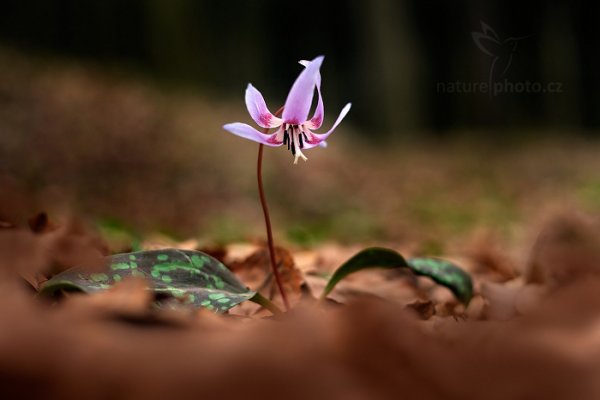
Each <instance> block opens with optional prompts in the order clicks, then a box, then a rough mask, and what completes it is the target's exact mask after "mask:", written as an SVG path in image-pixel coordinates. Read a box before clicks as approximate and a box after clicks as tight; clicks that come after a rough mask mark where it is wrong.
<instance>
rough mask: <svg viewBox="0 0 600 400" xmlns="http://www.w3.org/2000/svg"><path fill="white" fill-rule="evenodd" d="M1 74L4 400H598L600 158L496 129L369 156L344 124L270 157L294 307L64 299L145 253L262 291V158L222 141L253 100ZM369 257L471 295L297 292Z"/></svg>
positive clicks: (367, 143)
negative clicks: (447, 267)
mask: <svg viewBox="0 0 600 400" xmlns="http://www.w3.org/2000/svg"><path fill="white" fill-rule="evenodd" d="M0 75H1V76H3V77H4V78H5V79H2V80H0V104H1V105H2V106H1V107H0V132H2V134H1V135H0V171H1V172H2V175H1V176H0V193H1V196H0V296H1V301H0V326H1V328H0V388H1V389H0V392H1V393H6V394H7V395H8V397H7V398H35V397H44V398H61V399H66V398H73V399H81V398H85V399H107V398H111V399H113V398H136V399H138V398H148V399H153V398H156V399H158V398H166V397H178V398H188V397H189V398H205V397H206V398H212V397H216V396H219V397H220V398H230V397H232V396H238V397H240V396H244V397H251V398H254V397H256V398H259V397H260V398H275V397H278V398H288V399H295V398H298V399H307V398H309V399H312V398H335V399H338V398H339V399H373V398H399V397H403V396H406V397H411V398H419V399H427V398H432V399H434V398H436V399H439V398H456V399H459V398H460V399H471V398H472V399H476V398H489V399H506V398H523V399H525V398H527V399H529V398H544V399H551V398H569V399H571V398H578V399H588V398H589V399H594V398H599V397H600V384H598V380H597V376H598V373H600V362H599V361H598V360H600V358H599V356H600V300H599V297H598V296H597V293H598V290H600V157H598V154H600V153H599V152H600V143H599V142H594V141H591V140H587V139H582V138H579V137H577V136H575V135H572V136H571V135H568V136H565V135H558V134H557V135H545V136H544V137H545V139H543V140H541V139H537V140H534V139H516V137H519V135H518V134H517V135H515V133H514V132H512V133H511V136H510V137H507V138H504V137H503V136H501V135H499V133H498V132H494V135H496V136H495V138H494V139H493V140H491V139H490V138H489V137H488V138H485V135H491V134H492V133H490V132H485V131H482V132H471V133H470V135H469V136H470V137H471V139H457V140H433V139H430V140H427V141H410V140H402V139H401V138H396V139H394V138H389V137H388V138H386V139H381V140H378V141H379V142H380V143H378V144H373V143H372V142H373V141H372V140H370V139H371V136H370V135H375V134H376V133H375V132H373V133H370V132H363V131H358V130H356V129H355V130H352V128H351V125H348V127H344V126H342V127H340V128H339V131H338V132H336V134H335V135H334V136H332V137H331V140H330V146H329V147H328V148H327V149H314V150H311V151H309V152H307V156H308V157H309V160H308V162H306V163H302V164H300V165H296V166H294V165H292V162H291V156H290V155H289V154H288V153H287V152H285V151H283V150H281V149H275V150H273V149H267V150H268V151H267V152H266V157H265V188H266V192H267V193H266V194H267V197H268V198H269V200H270V206H271V210H272V219H273V224H274V227H275V240H276V244H277V245H278V247H279V255H280V257H282V259H284V260H286V261H285V267H286V268H287V270H288V272H289V273H290V276H291V277H292V278H290V279H288V280H287V283H288V285H287V286H286V288H287V290H288V291H289V293H290V296H291V298H292V303H293V305H294V307H293V311H292V312H290V313H288V314H286V315H284V316H280V317H276V318H271V317H270V316H269V313H268V312H266V311H265V310H258V309H257V308H258V306H256V305H248V304H245V303H244V304H242V305H240V306H238V307H236V308H234V309H232V310H230V312H229V313H227V314H225V315H215V314H213V313H211V312H208V311H206V310H190V309H186V308H182V309H175V310H156V309H154V308H152V306H151V303H152V297H151V296H150V294H149V292H148V291H147V290H145V284H144V282H143V281H138V280H124V281H123V282H121V283H120V284H118V285H115V286H114V287H113V288H112V289H110V290H108V291H106V292H103V293H99V294H95V295H90V296H84V295H70V296H67V297H66V298H64V299H63V300H62V301H60V302H58V303H50V302H48V301H44V300H43V299H40V298H38V297H36V296H35V289H36V286H37V284H38V283H39V282H41V281H43V280H44V279H46V278H48V277H51V276H52V275H53V274H55V273H57V272H58V271H61V270H64V269H66V268H68V267H71V266H74V265H84V264H87V263H89V264H93V263H94V260H95V259H96V258H97V256H98V254H104V255H107V254H114V253H119V252H126V251H129V250H131V248H132V247H136V248H142V249H155V248H164V247H178V248H186V249H195V250H202V251H205V252H207V253H209V254H212V255H213V256H215V257H217V258H219V259H220V260H222V261H223V262H224V263H225V264H226V265H227V266H228V267H229V268H230V269H232V270H233V271H234V272H235V273H236V274H237V276H238V277H239V278H240V279H241V281H242V282H244V283H245V284H246V285H248V286H250V287H251V288H253V289H256V288H258V287H259V286H260V285H261V283H262V282H263V281H264V279H265V277H266V272H265V271H266V267H267V266H268V257H267V253H266V249H265V244H264V232H263V221H262V219H261V210H260V206H259V203H258V198H257V193H256V188H255V163H256V160H255V158H256V152H257V148H256V146H255V145H254V144H252V143H249V142H246V141H243V140H242V139H240V138H237V137H234V136H232V135H229V134H227V133H225V132H223V131H222V130H221V125H222V124H224V123H227V122H233V121H246V120H248V119H249V118H248V117H247V116H245V115H244V107H243V101H242V99H241V98H240V101H239V102H238V103H239V104H230V103H228V102H218V101H209V100H208V99H205V98H200V97H197V95H193V94H189V93H182V92H178V93H176V92H172V91H167V93H165V91H164V90H159V89H157V88H156V87H153V86H152V85H149V84H148V83H145V82H142V81H139V80H138V81H136V80H133V81H132V80H130V79H128V78H126V77H119V76H116V77H115V76H112V75H107V74H106V73H105V72H103V71H98V70H95V69H93V68H89V67H85V66H81V65H74V64H66V65H65V64H59V63H41V62H38V61H32V60H31V59H28V58H25V57H22V56H20V55H15V54H13V53H11V52H8V51H3V52H1V53H0ZM325 124H327V121H326V122H325ZM399 135H401V134H400V133H399ZM526 136H530V135H529V134H527V135H526ZM474 138H475V139H474ZM41 212H43V213H46V214H40V213H41ZM46 215H47V216H49V219H48V220H47V219H46V217H45V216H46ZM372 245H379V246H386V247H390V248H393V249H395V250H397V251H399V252H400V253H401V254H403V255H405V256H421V255H432V256H440V257H444V258H447V259H449V260H451V261H453V262H455V263H456V264H457V265H460V266H461V267H462V268H464V269H465V270H466V271H467V272H469V273H470V274H471V275H472V277H473V281H474V288H475V296H474V298H473V300H472V301H471V302H470V304H469V305H468V306H467V307H465V306H464V305H461V304H459V303H458V302H457V301H456V300H455V299H454V298H453V296H452V293H451V292H450V291H448V290H447V289H445V288H443V287H440V286H437V285H435V284H433V283H432V282H431V281H429V280H428V279H427V278H422V277H420V278H415V277H413V276H412V275H410V274H409V273H399V272H396V271H390V270H376V269H373V270H369V271H362V272H358V273H356V274H354V275H352V276H350V277H349V278H348V279H347V280H345V281H343V282H342V283H341V284H340V285H339V286H338V287H337V288H336V289H335V291H334V292H333V293H332V294H331V296H330V297H331V299H332V300H335V301H332V302H330V303H327V304H325V305H320V306H315V304H314V303H313V302H311V301H308V300H307V299H306V296H304V297H303V295H302V293H303V291H302V289H301V288H302V287H304V288H308V289H309V290H310V291H311V292H312V293H313V294H315V295H318V294H319V293H320V291H321V290H322V289H323V287H324V285H325V282H326V278H327V277H328V276H330V275H331V273H332V271H333V270H334V269H335V268H336V267H337V266H339V265H341V264H342V263H343V262H344V261H345V260H347V259H348V258H349V257H351V256H352V255H353V254H355V253H356V252H357V251H359V250H360V249H362V248H365V247H367V246H372ZM271 293H275V291H270V290H268V288H267V290H265V292H264V294H265V295H270V294H271ZM273 300H274V301H275V302H276V303H278V304H280V305H281V303H280V299H279V298H278V297H277V296H276V295H274V298H273Z"/></svg>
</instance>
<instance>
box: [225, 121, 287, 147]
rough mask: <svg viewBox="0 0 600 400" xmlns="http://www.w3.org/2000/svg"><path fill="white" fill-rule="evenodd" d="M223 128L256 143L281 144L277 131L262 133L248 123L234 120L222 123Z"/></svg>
mask: <svg viewBox="0 0 600 400" xmlns="http://www.w3.org/2000/svg"><path fill="white" fill-rule="evenodd" d="M223 129H225V130H226V131H229V132H231V133H233V134H234V135H237V136H241V137H243V138H244V139H249V140H252V141H255V142H258V143H262V144H265V145H267V146H281V143H282V141H281V140H280V139H278V138H277V133H278V132H275V133H271V134H264V133H261V132H259V131H257V130H256V129H254V128H253V127H251V126H250V125H248V124H242V123H241V122H234V123H233V124H227V125H223Z"/></svg>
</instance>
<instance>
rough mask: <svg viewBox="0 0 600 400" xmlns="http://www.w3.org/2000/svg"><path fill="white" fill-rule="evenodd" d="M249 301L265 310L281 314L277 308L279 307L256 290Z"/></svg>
mask: <svg viewBox="0 0 600 400" xmlns="http://www.w3.org/2000/svg"><path fill="white" fill-rule="evenodd" d="M250 301H252V302H254V303H256V304H259V305H261V306H263V307H264V308H266V309H267V310H269V311H271V312H272V313H273V315H281V310H280V309H279V307H277V306H276V305H275V304H273V303H271V300H269V299H267V298H266V297H264V296H263V295H261V294H260V293H258V292H256V294H255V295H254V297H252V298H251V299H250Z"/></svg>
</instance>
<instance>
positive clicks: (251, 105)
mask: <svg viewBox="0 0 600 400" xmlns="http://www.w3.org/2000/svg"><path fill="white" fill-rule="evenodd" d="M246 107H247V108H248V112H249V113H250V116H251V117H252V119H253V120H254V121H255V122H256V123H257V124H258V125H259V126H261V127H263V128H275V127H277V126H279V125H281V124H282V122H283V121H282V120H281V118H277V117H276V116H274V115H273V114H272V113H271V111H269V109H268V108H267V103H265V99H264V98H263V96H262V94H260V92H259V91H258V89H256V88H255V87H254V86H252V84H250V83H249V84H248V87H247V88H246Z"/></svg>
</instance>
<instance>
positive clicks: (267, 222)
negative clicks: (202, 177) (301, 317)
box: [256, 107, 290, 311]
mask: <svg viewBox="0 0 600 400" xmlns="http://www.w3.org/2000/svg"><path fill="white" fill-rule="evenodd" d="M282 112H283V107H281V108H280V109H279V110H277V112H276V113H275V116H277V117H279V116H280V115H281V113H282ZM264 132H265V133H268V132H269V129H265V131H264ZM264 147H265V146H264V145H263V144H262V143H261V144H259V145H258V161H257V163H256V178H257V181H258V194H259V196H260V204H261V205H262V209H263V215H264V217H265V227H266V229H267V242H268V245H269V258H270V259H271V268H272V269H273V276H274V277H275V282H276V283H277V287H278V288H279V293H280V294H281V299H282V300H283V304H284V306H285V310H286V311H289V309H290V303H289V302H288V299H287V295H286V294H285V290H283V284H282V283H281V276H280V275H279V268H277V261H276V259H275V244H274V243H273V231H272V229H271V217H270V216H269V207H268V205H267V199H266V197H265V192H264V190H263V182H262V159H263V148H264Z"/></svg>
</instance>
